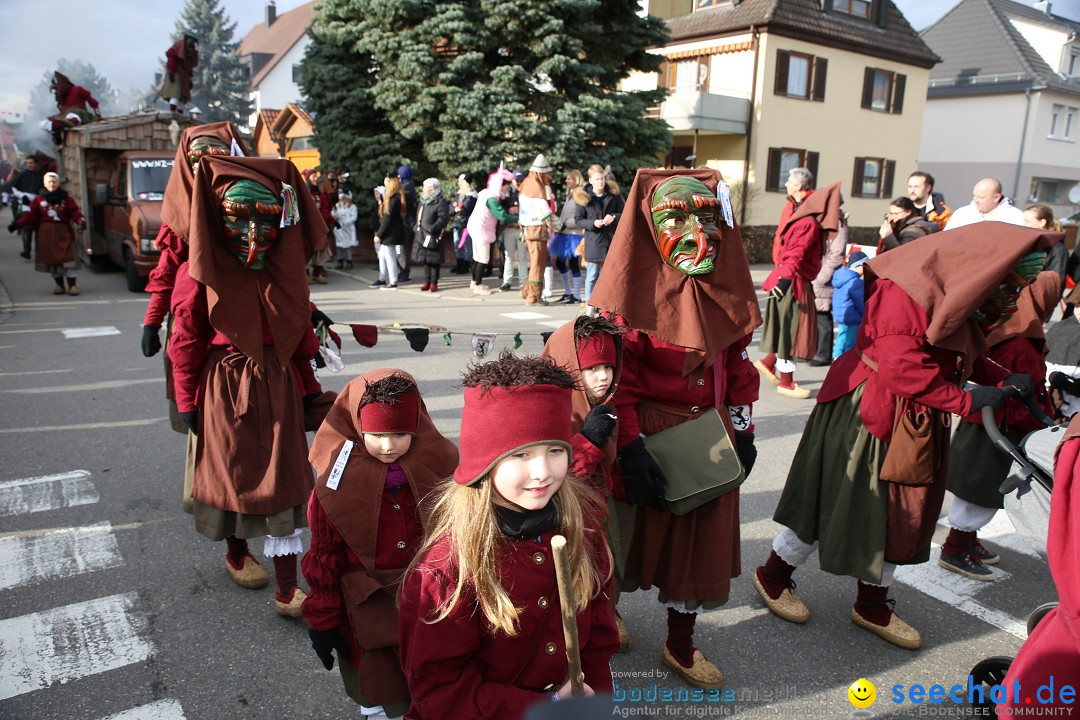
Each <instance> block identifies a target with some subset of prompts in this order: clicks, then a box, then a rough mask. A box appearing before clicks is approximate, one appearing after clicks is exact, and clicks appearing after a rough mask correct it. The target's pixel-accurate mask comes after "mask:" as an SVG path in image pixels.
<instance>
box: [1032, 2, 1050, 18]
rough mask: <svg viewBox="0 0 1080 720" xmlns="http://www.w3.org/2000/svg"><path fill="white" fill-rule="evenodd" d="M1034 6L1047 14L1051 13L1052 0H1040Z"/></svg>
mask: <svg viewBox="0 0 1080 720" xmlns="http://www.w3.org/2000/svg"><path fill="white" fill-rule="evenodd" d="M1033 7H1034V8H1035V9H1036V10H1039V11H1041V12H1043V13H1045V14H1047V15H1049V14H1050V0H1039V2H1037V3H1035V5H1034V6H1033Z"/></svg>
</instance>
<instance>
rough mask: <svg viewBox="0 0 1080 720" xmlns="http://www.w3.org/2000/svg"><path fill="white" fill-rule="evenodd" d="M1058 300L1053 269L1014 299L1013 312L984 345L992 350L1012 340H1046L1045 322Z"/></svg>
mask: <svg viewBox="0 0 1080 720" xmlns="http://www.w3.org/2000/svg"><path fill="white" fill-rule="evenodd" d="M1060 299H1061V276H1060V275H1058V274H1057V273H1056V272H1054V271H1053V270H1044V271H1042V272H1041V273H1039V274H1038V275H1037V276H1035V281H1034V282H1033V283H1031V284H1030V285H1028V286H1027V287H1026V288H1024V290H1023V291H1022V292H1021V293H1020V297H1018V298H1017V299H1016V312H1015V313H1013V314H1012V315H1011V316H1010V317H1009V319H1008V320H1006V321H1005V322H1003V323H1002V324H1001V325H998V326H997V327H996V328H994V329H993V330H992V331H991V332H990V334H989V335H987V336H986V344H987V346H988V347H994V346H995V345H997V344H998V343H1001V342H1005V341H1006V340H1010V339H1012V338H1014V337H1022V338H1027V339H1029V340H1045V339H1046V327H1045V325H1044V323H1045V321H1046V319H1047V318H1048V317H1050V313H1051V312H1053V310H1054V306H1055V305H1057V303H1058V301H1059V300H1060Z"/></svg>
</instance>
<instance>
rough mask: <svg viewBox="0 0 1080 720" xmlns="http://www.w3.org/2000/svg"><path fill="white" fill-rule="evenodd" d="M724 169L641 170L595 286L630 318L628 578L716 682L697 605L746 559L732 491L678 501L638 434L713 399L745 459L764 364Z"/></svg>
mask: <svg viewBox="0 0 1080 720" xmlns="http://www.w3.org/2000/svg"><path fill="white" fill-rule="evenodd" d="M721 182H722V178H721V177H720V174H719V173H717V172H716V171H713V170H687V171H671V170H639V171H638V174H637V177H636V178H635V180H634V184H633V186H632V187H631V188H630V195H629V198H628V199H627V202H626V208H625V210H624V212H623V216H622V219H621V221H620V223H619V226H618V229H617V230H616V232H615V237H614V240H613V241H612V244H611V251H610V254H609V255H608V257H607V261H606V263H605V269H604V272H603V274H601V276H600V279H599V281H598V282H597V284H596V287H595V289H594V290H593V294H592V297H591V299H590V304H592V305H595V306H596V307H599V308H602V309H605V310H608V311H610V312H614V313H618V314H619V315H620V316H622V317H624V318H625V319H626V322H627V323H628V325H629V326H630V327H632V328H633V330H632V331H630V332H628V333H627V334H626V335H624V336H623V343H624V352H623V365H622V378H621V380H620V383H619V389H618V392H617V393H616V394H615V398H614V399H615V407H616V410H617V412H616V414H617V415H618V418H619V432H618V438H619V439H618V444H619V456H618V460H617V463H618V470H619V472H618V473H616V477H615V486H614V489H613V494H614V496H615V498H617V499H619V500H620V502H618V503H616V512H617V513H618V514H620V515H622V516H623V517H620V518H619V519H618V522H619V523H620V525H622V524H623V523H625V522H626V521H627V520H626V517H625V516H627V515H632V514H633V511H634V507H632V506H640V509H639V510H638V511H637V516H636V520H633V521H632V523H633V528H634V529H633V537H632V540H631V541H630V542H629V547H628V548H627V553H628V555H627V558H626V565H625V567H626V570H625V578H624V580H623V585H622V589H623V591H624V592H629V591H632V590H637V589H642V590H648V589H650V588H652V587H654V586H655V587H657V588H659V590H660V593H659V597H658V599H659V601H660V602H661V603H664V604H665V605H667V606H668V610H667V614H668V635H667V642H666V643H665V645H664V648H663V661H664V663H665V664H666V665H668V666H669V667H671V668H672V669H673V670H675V672H676V673H678V674H679V675H680V676H681V677H683V678H684V679H685V680H686V681H687V682H689V683H691V684H693V685H695V686H697V687H702V688H715V687H720V686H721V685H722V684H723V678H724V676H723V673H722V672H721V671H720V669H719V668H717V667H716V665H714V664H713V663H712V662H710V661H709V660H707V659H706V658H705V656H704V654H702V652H701V651H700V650H698V649H697V648H696V647H694V641H693V630H694V624H695V619H696V614H697V613H699V612H705V611H708V610H713V609H715V608H718V607H720V606H721V605H723V604H724V603H726V602H727V600H728V597H729V594H730V586H731V578H733V577H736V576H737V575H738V574H739V572H740V556H739V492H738V490H737V489H736V490H732V491H730V492H728V493H726V494H724V495H722V496H720V497H717V498H715V499H713V500H710V501H708V502H705V503H704V504H702V505H700V506H699V507H697V508H696V509H693V510H690V511H689V512H688V513H687V514H685V515H676V514H674V513H673V512H671V511H670V510H669V509H668V508H667V506H666V504H665V502H664V498H665V483H666V481H667V478H666V476H665V475H664V471H663V470H661V469H660V467H659V466H658V465H657V463H656V461H655V460H654V459H653V458H652V456H651V455H650V454H649V452H648V451H647V450H646V449H645V445H644V442H643V440H642V439H641V438H642V437H643V435H642V434H644V435H653V434H655V433H658V432H660V431H662V430H665V429H667V428H671V427H675V426H679V425H681V424H683V423H686V422H688V421H691V420H695V419H697V418H699V417H701V416H702V415H703V414H704V413H706V412H708V411H710V410H712V409H713V408H715V409H716V411H717V412H718V413H719V414H720V416H721V418H722V420H723V423H724V425H725V427H726V431H727V433H729V434H730V433H731V432H732V431H734V439H733V442H734V443H735V444H736V446H737V448H738V454H739V457H740V459H741V461H742V464H743V466H744V467H745V470H746V472H749V471H750V468H752V466H753V462H754V457H755V453H756V451H755V450H754V439H753V425H752V423H751V419H750V412H751V405H752V404H753V402H754V401H755V400H757V396H758V377H757V373H756V372H755V370H754V367H753V365H752V364H751V363H750V360H749V359H748V358H747V355H746V350H745V348H746V346H747V345H748V344H749V342H750V338H751V333H752V332H753V330H754V328H755V327H757V326H758V325H759V324H760V322H761V317H760V315H759V313H758V309H757V298H756V296H755V293H754V286H753V282H752V281H751V279H750V268H749V266H748V265H747V262H746V253H745V251H744V249H743V244H742V239H741V237H740V235H739V231H738V228H737V227H735V224H734V221H733V219H732V217H731V214H730V206H728V205H725V204H724V203H723V202H722V201H721V200H720V199H719V197H718V194H717V192H718V189H721V186H720V183H721ZM717 439H719V438H717ZM710 442H711V440H710ZM669 471H671V470H670V469H669ZM628 503H629V504H628Z"/></svg>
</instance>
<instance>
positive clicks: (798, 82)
mask: <svg viewBox="0 0 1080 720" xmlns="http://www.w3.org/2000/svg"><path fill="white" fill-rule="evenodd" d="M828 67H829V63H828V61H827V60H826V59H825V58H823V57H814V56H813V55H807V54H806V53H801V52H793V51H789V50H777V51H776V83H775V84H774V85H773V92H775V93H776V94H777V95H783V96H785V97H790V98H798V99H800V100H813V101H815V102H824V101H825V76H826V74H827V71H828Z"/></svg>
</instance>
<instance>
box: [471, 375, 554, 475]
mask: <svg viewBox="0 0 1080 720" xmlns="http://www.w3.org/2000/svg"><path fill="white" fill-rule="evenodd" d="M570 399H571V390H570V389H569V388H561V387H557V386H555V385H515V386H513V387H491V388H487V389H483V388H481V387H479V386H475V387H467V388H465V409H464V410H463V411H462V413H461V439H460V441H459V443H458V445H459V447H460V448H461V462H460V463H459V464H458V466H457V469H456V470H454V482H456V483H458V484H459V485H472V484H473V483H475V482H477V481H479V480H480V479H481V478H483V477H484V476H485V475H487V474H488V473H489V472H491V471H492V469H493V468H494V467H495V465H496V464H498V462H499V461H500V460H502V459H503V458H504V457H506V456H507V455H509V454H510V453H512V452H514V451H515V450H517V449H518V448H521V447H525V446H527V445H545V444H550V445H562V446H564V447H565V448H566V450H567V452H569V451H570V436H571V432H570V422H571V417H572V412H571V407H570Z"/></svg>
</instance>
